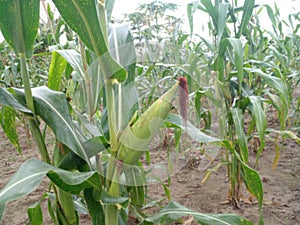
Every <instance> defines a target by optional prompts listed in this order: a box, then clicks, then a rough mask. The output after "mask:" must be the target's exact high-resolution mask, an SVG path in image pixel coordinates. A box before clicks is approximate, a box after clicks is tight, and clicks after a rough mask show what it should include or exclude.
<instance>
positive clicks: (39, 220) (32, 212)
mask: <svg viewBox="0 0 300 225" xmlns="http://www.w3.org/2000/svg"><path fill="white" fill-rule="evenodd" d="M27 211H28V217H29V220H30V225H42V224H43V212H42V207H41V205H40V203H39V202H36V203H34V204H33V205H32V206H30V207H29V208H28V210H27Z"/></svg>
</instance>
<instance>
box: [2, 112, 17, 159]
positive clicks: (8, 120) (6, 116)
mask: <svg viewBox="0 0 300 225" xmlns="http://www.w3.org/2000/svg"><path fill="white" fill-rule="evenodd" d="M0 124H1V126H2V128H3V131H4V133H5V135H6V137H7V138H8V139H9V140H10V142H11V143H12V144H13V146H14V147H15V148H16V149H17V151H18V152H19V153H20V154H22V153H21V148H20V144H19V138H18V133H17V129H16V112H15V110H14V109H12V108H10V107H4V106H2V110H1V109H0Z"/></svg>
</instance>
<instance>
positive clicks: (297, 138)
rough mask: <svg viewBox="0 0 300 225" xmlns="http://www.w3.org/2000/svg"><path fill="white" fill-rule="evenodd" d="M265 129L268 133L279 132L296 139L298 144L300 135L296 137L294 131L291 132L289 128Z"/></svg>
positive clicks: (299, 143)
mask: <svg viewBox="0 0 300 225" xmlns="http://www.w3.org/2000/svg"><path fill="white" fill-rule="evenodd" d="M267 131H268V132H269V133H277V134H280V135H282V136H284V137H287V138H291V139H293V140H294V141H296V143H297V144H298V145H300V137H298V136H297V135H296V134H295V133H294V132H292V131H290V130H284V131H281V130H275V129H271V128H268V129H267Z"/></svg>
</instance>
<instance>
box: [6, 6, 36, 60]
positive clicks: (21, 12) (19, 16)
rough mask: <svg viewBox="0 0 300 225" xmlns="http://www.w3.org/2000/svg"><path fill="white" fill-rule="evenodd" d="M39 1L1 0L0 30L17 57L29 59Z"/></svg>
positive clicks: (34, 36)
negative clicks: (23, 56)
mask: <svg viewBox="0 0 300 225" xmlns="http://www.w3.org/2000/svg"><path fill="white" fill-rule="evenodd" d="M39 10H40V1H39V0H27V1H23V0H14V1H12V0H1V1H0V15H1V16H0V30H1V32H2V34H3V36H4V38H5V40H6V41H7V43H8V44H9V45H10V46H11V47H12V48H13V49H14V51H15V53H16V54H17V55H19V54H25V55H26V57H27V58H31V56H32V53H33V44H34V40H35V38H36V35H37V31H38V26H39V18H40V17H39V15H40V13H39Z"/></svg>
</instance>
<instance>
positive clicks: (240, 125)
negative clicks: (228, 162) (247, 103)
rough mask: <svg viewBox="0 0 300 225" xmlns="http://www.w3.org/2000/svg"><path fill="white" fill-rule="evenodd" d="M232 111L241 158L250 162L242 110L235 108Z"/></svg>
mask: <svg viewBox="0 0 300 225" xmlns="http://www.w3.org/2000/svg"><path fill="white" fill-rule="evenodd" d="M231 112H232V119H233V122H234V126H235V132H236V135H237V139H238V144H239V147H240V150H241V158H242V160H243V161H244V162H245V163H248V153H249V152H248V146H247V139H246V136H245V133H244V117H243V113H242V110H240V109H237V108H233V109H232V110H231Z"/></svg>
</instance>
